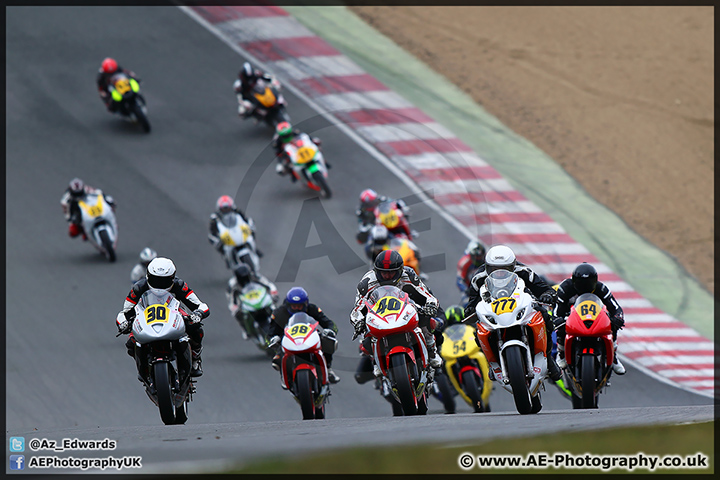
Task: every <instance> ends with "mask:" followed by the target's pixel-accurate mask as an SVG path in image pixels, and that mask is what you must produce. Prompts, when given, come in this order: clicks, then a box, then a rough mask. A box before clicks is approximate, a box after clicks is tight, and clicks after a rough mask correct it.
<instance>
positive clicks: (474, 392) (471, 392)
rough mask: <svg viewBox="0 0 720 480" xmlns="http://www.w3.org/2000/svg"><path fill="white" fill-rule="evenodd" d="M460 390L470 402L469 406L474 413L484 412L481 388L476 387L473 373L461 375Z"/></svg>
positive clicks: (468, 372)
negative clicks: (461, 389)
mask: <svg viewBox="0 0 720 480" xmlns="http://www.w3.org/2000/svg"><path fill="white" fill-rule="evenodd" d="M462 388H463V391H464V392H465V395H467V396H468V398H470V400H471V401H472V405H471V406H472V407H473V410H475V413H482V412H484V411H485V405H484V404H483V401H482V395H481V393H480V391H481V390H482V387H480V386H478V382H477V379H476V378H475V373H474V372H472V371H467V372H465V373H463V374H462Z"/></svg>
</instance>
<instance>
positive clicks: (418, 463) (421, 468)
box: [227, 422, 715, 474]
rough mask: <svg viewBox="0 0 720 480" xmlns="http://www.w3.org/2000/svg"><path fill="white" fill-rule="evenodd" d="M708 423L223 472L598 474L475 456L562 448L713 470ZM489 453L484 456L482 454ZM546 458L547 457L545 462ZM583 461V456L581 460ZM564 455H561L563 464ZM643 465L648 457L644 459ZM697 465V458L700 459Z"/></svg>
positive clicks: (345, 454)
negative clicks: (505, 464)
mask: <svg viewBox="0 0 720 480" xmlns="http://www.w3.org/2000/svg"><path fill="white" fill-rule="evenodd" d="M714 426H715V422H706V423H697V424H688V425H667V426H643V427H631V428H619V429H610V430H592V431H582V432H573V433H561V434H551V435H542V436H536V437H530V438H503V439H498V440H493V441H491V442H478V443H473V444H468V443H464V444H463V445H462V446H459V447H458V446H450V447H448V446H439V445H416V446H412V447H372V448H370V447H363V448H353V449H347V450H340V451H333V452H328V453H325V454H322V455H314V456H310V455H308V454H307V453H305V454H302V455H299V456H287V457H282V458H275V459H272V460H269V459H262V460H258V461H257V462H254V463H250V464H246V465H243V466H242V467H240V468H238V469H235V470H232V471H229V472H227V473H239V474H249V473H250V474H256V473H276V474H278V473H279V474H293V473H295V474H298V473H299V474H318V473H320V474H323V473H324V474H339V473H354V474H368V473H372V474H377V473H385V474H455V473H471V474H478V473H513V474H521V473H560V472H563V473H582V474H585V473H602V472H603V471H604V470H603V468H602V467H601V466H597V467H594V466H591V467H590V468H577V467H576V468H567V467H564V468H563V467H560V468H555V467H553V466H548V467H545V468H543V467H541V466H539V465H538V466H531V467H528V468H504V469H503V468H492V467H478V465H477V457H478V456H495V457H494V458H496V459H497V458H499V456H500V455H517V456H518V457H517V458H521V459H522V460H524V461H532V460H531V459H530V457H529V456H528V454H529V453H533V454H536V455H534V459H535V460H536V463H540V462H541V456H540V455H539V454H541V453H545V454H547V458H548V459H552V460H553V461H555V460H556V459H559V458H560V457H562V458H563V459H565V458H566V457H565V455H564V454H565V453H569V454H572V455H574V458H575V461H576V462H577V463H578V464H579V463H580V462H581V461H583V460H584V459H585V455H586V454H590V455H592V456H593V457H594V458H595V459H597V460H592V459H591V460H590V461H591V462H606V463H607V462H609V461H610V459H609V458H608V459H607V460H606V459H603V458H601V457H602V456H607V455H613V456H620V455H623V456H635V457H640V455H639V454H640V453H642V456H644V457H645V458H648V459H649V458H658V459H659V460H662V457H665V456H666V455H672V456H676V457H678V458H682V459H683V460H684V459H685V458H686V457H687V458H688V459H689V460H688V461H690V462H693V461H696V460H693V459H697V458H698V455H697V454H701V455H704V456H705V457H707V460H705V462H706V463H707V467H705V468H667V467H657V468H656V469H655V470H654V471H655V472H657V473H671V474H681V473H682V474H684V473H695V474H698V473H701V474H712V473H714V471H715V470H714ZM465 453H469V454H471V455H472V456H474V457H475V460H474V462H475V464H474V466H473V467H472V468H470V469H469V470H467V471H466V470H463V469H462V468H460V466H459V464H458V461H459V458H460V456H461V455H462V454H465ZM485 458H489V457H485ZM549 461H550V460H548V462H549ZM585 461H587V460H585ZM567 462H568V460H565V464H566V465H567ZM647 464H648V465H649V462H648V463H647ZM617 465H619V464H616V468H614V469H611V470H606V471H609V472H610V473H627V472H632V473H649V472H650V471H651V470H650V469H649V468H647V467H645V468H643V467H642V466H635V467H634V468H632V469H630V468H629V459H628V467H627V468H621V467H618V466H617ZM701 465H702V463H701Z"/></svg>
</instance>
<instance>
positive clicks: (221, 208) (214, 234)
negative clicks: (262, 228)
mask: <svg viewBox="0 0 720 480" xmlns="http://www.w3.org/2000/svg"><path fill="white" fill-rule="evenodd" d="M232 212H234V213H237V214H238V215H240V218H242V219H243V220H244V221H245V223H247V224H248V226H249V227H250V230H252V234H253V235H255V222H254V221H253V219H252V218H250V217H247V216H245V213H243V211H242V210H240V209H239V208H238V207H236V206H235V200H233V198H232V197H231V196H230V195H222V196H221V197H219V198H218V199H217V202H216V203H215V211H214V212H213V213H212V214H210V226H209V227H208V229H209V233H208V240H209V241H210V244H211V245H212V246H213V247H215V250H217V251H218V253H220V255H222V254H223V242H222V240H220V231H219V230H218V226H217V222H222V219H223V216H225V215H227V214H228V213H232ZM255 253H257V255H258V257H262V253H261V252H260V249H258V248H256V249H255Z"/></svg>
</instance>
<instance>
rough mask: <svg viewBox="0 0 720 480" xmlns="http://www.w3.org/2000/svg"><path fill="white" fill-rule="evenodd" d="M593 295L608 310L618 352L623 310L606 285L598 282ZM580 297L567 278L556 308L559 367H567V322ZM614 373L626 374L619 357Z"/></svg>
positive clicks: (560, 290) (562, 285) (559, 293)
mask: <svg viewBox="0 0 720 480" xmlns="http://www.w3.org/2000/svg"><path fill="white" fill-rule="evenodd" d="M591 293H593V294H594V295H597V296H598V297H600V300H602V302H603V304H604V305H605V307H606V308H607V310H608V314H609V316H610V328H611V329H612V338H613V344H614V347H615V349H616V350H617V332H618V330H620V329H621V328H623V327H624V326H625V314H624V312H623V309H622V307H620V304H619V303H618V302H617V300H615V297H614V296H613V294H612V292H611V291H610V289H609V288H608V287H607V285H605V284H604V283H602V282H600V281H598V282H597V285H596V286H595V289H594V290H593V291H592V292H591ZM578 295H579V293H578V291H577V290H576V289H575V286H574V285H573V282H572V279H571V278H566V279H565V280H563V281H562V283H560V285H559V286H558V289H557V305H556V307H555V330H556V331H557V346H558V365H560V366H561V367H564V366H565V365H567V362H566V361H565V321H566V320H567V316H568V315H569V314H570V307H571V306H572V305H573V304H574V303H575V299H576V298H577V297H578ZM613 371H614V372H615V373H617V374H618V375H622V374H624V373H625V367H624V366H623V365H622V363H621V362H620V360H619V359H618V358H617V355H614V364H613Z"/></svg>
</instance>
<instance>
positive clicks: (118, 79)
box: [108, 72, 150, 133]
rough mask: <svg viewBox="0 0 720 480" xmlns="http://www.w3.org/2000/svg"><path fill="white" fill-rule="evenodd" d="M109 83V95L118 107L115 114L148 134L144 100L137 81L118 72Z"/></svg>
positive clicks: (148, 128) (148, 124)
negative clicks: (138, 125) (137, 125)
mask: <svg viewBox="0 0 720 480" xmlns="http://www.w3.org/2000/svg"><path fill="white" fill-rule="evenodd" d="M109 83H110V85H109V87H108V90H109V91H110V95H111V96H112V99H113V101H114V102H116V103H118V106H119V108H118V109H117V113H118V114H119V115H121V116H122V117H123V118H124V119H125V120H127V121H129V122H133V123H138V124H140V126H141V127H142V129H143V131H144V132H145V133H150V121H149V120H148V117H147V106H146V105H145V98H144V97H143V96H142V94H141V93H140V85H139V83H138V81H137V80H135V79H134V78H131V77H128V76H127V75H126V74H125V73H123V72H118V73H116V74H115V75H113V76H112V77H110V82H109Z"/></svg>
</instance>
